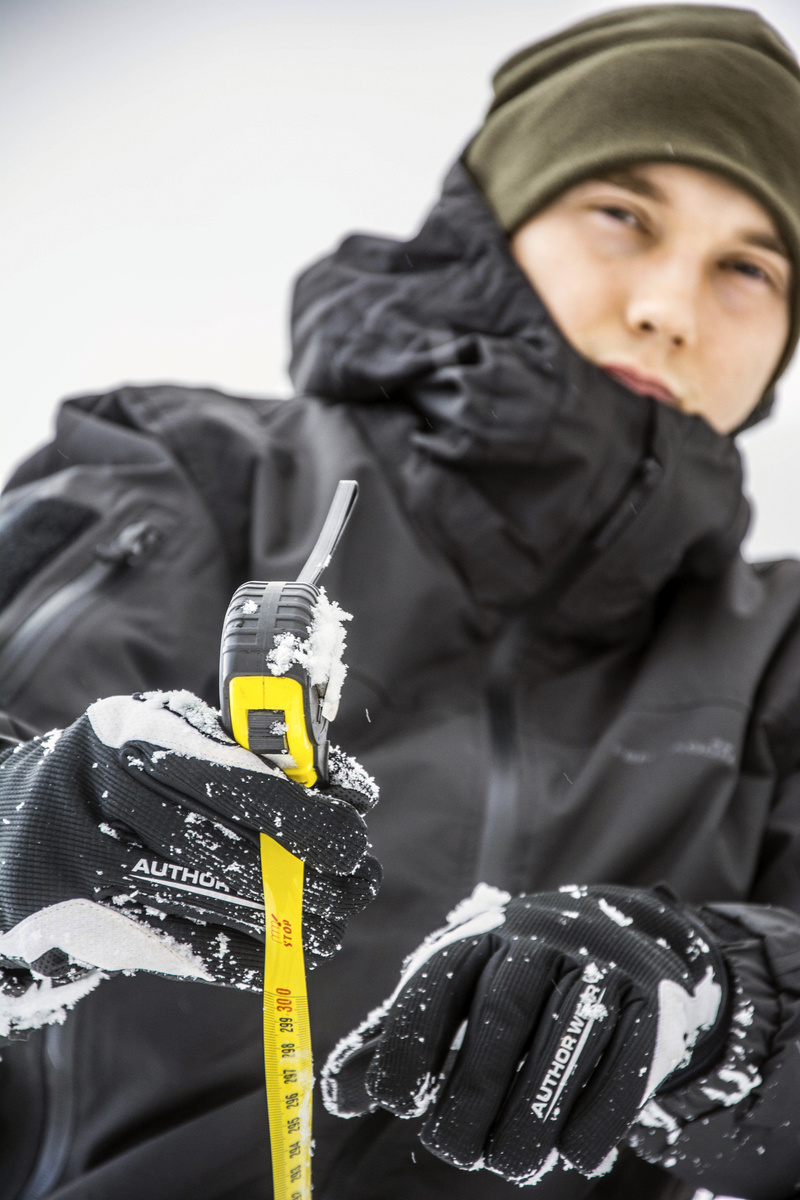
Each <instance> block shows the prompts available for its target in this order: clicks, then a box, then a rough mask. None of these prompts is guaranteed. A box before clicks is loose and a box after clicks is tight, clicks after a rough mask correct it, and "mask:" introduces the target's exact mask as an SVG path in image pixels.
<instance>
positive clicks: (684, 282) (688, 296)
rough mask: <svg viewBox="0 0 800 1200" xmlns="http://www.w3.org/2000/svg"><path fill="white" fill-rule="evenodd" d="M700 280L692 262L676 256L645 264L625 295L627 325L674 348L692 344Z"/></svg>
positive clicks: (642, 334)
mask: <svg viewBox="0 0 800 1200" xmlns="http://www.w3.org/2000/svg"><path fill="white" fill-rule="evenodd" d="M701 283H702V281H701V279H700V276H699V272H698V271H697V270H696V268H695V267H694V266H693V264H691V263H688V262H685V261H682V260H680V259H678V258H672V259H668V260H665V261H662V262H656V263H652V264H649V266H648V269H647V270H646V271H643V272H640V273H639V274H638V276H637V278H636V280H635V283H634V285H633V286H632V288H631V291H630V293H629V295H628V302H627V312H626V318H627V322H628V326H629V328H630V329H631V330H632V331H633V332H634V333H637V334H639V335H640V336H645V337H647V338H650V339H658V340H659V341H663V342H665V343H667V344H668V345H669V346H670V347H672V348H675V349H677V348H679V347H681V346H691V345H693V344H694V341H695V339H696V336H697V319H698V306H699V303H700V292H701Z"/></svg>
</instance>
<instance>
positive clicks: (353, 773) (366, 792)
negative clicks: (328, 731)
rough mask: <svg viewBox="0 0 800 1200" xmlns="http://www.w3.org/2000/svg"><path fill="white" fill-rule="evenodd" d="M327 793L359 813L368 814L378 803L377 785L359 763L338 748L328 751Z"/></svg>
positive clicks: (331, 747)
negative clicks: (335, 796)
mask: <svg viewBox="0 0 800 1200" xmlns="http://www.w3.org/2000/svg"><path fill="white" fill-rule="evenodd" d="M328 770H329V774H330V784H329V785H328V791H330V792H333V794H334V795H338V796H339V797H340V798H341V799H343V800H348V801H349V802H350V803H351V804H352V805H353V807H354V808H356V809H357V810H358V811H359V812H361V813H363V812H368V811H369V810H370V809H371V808H374V806H375V805H376V804H377V802H378V795H379V792H378V785H377V783H376V782H375V780H374V779H373V778H372V776H371V775H370V774H369V773H368V772H367V771H365V770H364V768H363V767H362V765H361V763H360V762H358V761H357V760H356V759H355V758H351V757H350V755H349V754H345V752H344V750H342V749H340V747H339V746H330V747H329V749H328Z"/></svg>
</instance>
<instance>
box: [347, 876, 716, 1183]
mask: <svg viewBox="0 0 800 1200" xmlns="http://www.w3.org/2000/svg"><path fill="white" fill-rule="evenodd" d="M726 995H727V979H726V973H725V967H724V963H723V960H722V957H721V954H720V952H719V950H718V949H717V947H716V945H715V942H714V939H713V938H712V936H711V934H710V933H709V932H708V930H707V929H706V928H705V926H704V925H703V923H702V922H701V920H700V919H699V918H698V917H697V916H696V915H695V914H694V913H693V912H691V911H690V910H688V909H685V908H683V907H681V906H679V905H678V904H677V903H674V902H672V901H671V900H669V899H667V898H665V897H662V896H660V895H658V894H655V893H653V892H647V891H640V890H638V889H634V888H626V887H611V886H609V887H599V886H593V887H570V888H564V889H562V890H561V891H560V892H553V893H544V894H541V895H530V896H524V895H523V896H519V897H517V898H515V899H512V898H511V897H510V896H509V895H508V893H506V892H499V891H497V889H494V888H488V887H486V885H480V886H479V887H478V888H477V889H476V891H475V893H474V894H473V896H472V899H471V900H467V901H464V903H462V904H460V905H459V906H458V907H457V908H456V909H455V910H454V911H453V912H452V913H451V914H450V917H449V918H448V924H447V926H445V927H444V928H443V929H440V930H438V931H437V932H436V933H434V934H432V935H431V936H430V937H429V938H427V939H426V941H425V942H423V944H422V945H421V946H420V947H419V949H418V950H416V951H415V952H414V954H412V955H411V957H410V958H409V959H408V960H407V961H406V963H405V966H404V969H403V974H402V977H401V980H400V983H399V984H398V987H397V988H396V990H395V992H394V994H393V995H392V996H391V997H390V998H389V1000H387V1001H386V1003H385V1004H383V1005H382V1006H381V1007H380V1008H378V1009H376V1010H375V1012H373V1013H372V1014H370V1016H369V1017H368V1018H367V1019H366V1021H364V1023H363V1024H362V1025H361V1026H360V1027H359V1028H358V1029H357V1030H355V1031H354V1033H352V1034H350V1036H349V1037H348V1038H345V1039H344V1040H343V1041H342V1042H340V1044H339V1046H337V1048H336V1049H335V1050H334V1051H333V1053H332V1054H331V1056H330V1058H329V1059H328V1062H327V1064H326V1066H325V1069H324V1072H323V1097H324V1100H325V1104H326V1106H327V1108H328V1109H329V1111H330V1112H332V1113H336V1114H338V1115H340V1116H354V1115H357V1114H358V1113H361V1112H365V1111H368V1110H370V1109H375V1108H377V1107H382V1108H386V1109H388V1110H389V1111H390V1112H393V1113H395V1114H396V1115H397V1116H400V1117H412V1116H420V1115H422V1114H427V1117H426V1120H425V1122H424V1124H423V1126H422V1129H421V1133H420V1137H421V1140H422V1142H423V1144H424V1145H425V1146H427V1148H428V1149H429V1150H430V1151H432V1153H434V1154H436V1155H438V1156H439V1157H440V1158H443V1159H445V1160H446V1161H447V1162H450V1163H453V1164H454V1165H455V1166H458V1167H465V1168H468V1169H474V1168H476V1167H479V1166H486V1167H488V1168H489V1169H490V1170H492V1171H495V1172H496V1173H497V1174H498V1175H502V1176H503V1178H505V1179H507V1180H510V1181H513V1182H516V1183H533V1182H536V1180H537V1178H540V1177H541V1175H542V1174H543V1173H544V1172H545V1171H546V1170H549V1169H550V1168H551V1167H552V1166H554V1165H555V1164H556V1162H557V1161H558V1157H559V1153H560V1154H561V1156H562V1157H563V1158H564V1159H566V1160H567V1162H568V1163H569V1164H570V1165H572V1166H573V1167H575V1168H577V1170H578V1171H580V1172H581V1173H582V1174H584V1175H590V1176H592V1175H596V1174H602V1173H604V1172H605V1171H607V1170H609V1169H610V1167H611V1165H612V1163H613V1161H614V1158H615V1157H616V1152H615V1148H616V1146H617V1144H618V1143H619V1142H620V1141H621V1140H622V1138H623V1137H624V1135H625V1133H626V1131H627V1130H628V1128H629V1127H630V1125H631V1124H632V1122H633V1121H634V1120H635V1118H636V1114H637V1112H638V1111H639V1109H640V1108H641V1107H642V1105H643V1104H645V1102H646V1101H647V1100H648V1099H649V1097H651V1096H652V1095H653V1094H654V1093H655V1092H656V1090H657V1089H658V1088H659V1087H661V1086H667V1083H670V1084H672V1083H675V1082H677V1081H680V1080H682V1079H684V1078H686V1077H687V1076H688V1075H689V1074H690V1073H696V1072H698V1071H700V1070H702V1068H703V1067H704V1066H705V1065H706V1064H707V1063H708V1062H709V1061H710V1060H711V1059H713V1057H714V1056H715V1055H716V1054H717V1053H718V1052H719V1050H720V1048H721V1044H722V1041H723V1040H724V1037H725V1033H726V1029H727V1024H728V1021H727V1016H726V1015H725V1014H726V1003H725V1001H726Z"/></svg>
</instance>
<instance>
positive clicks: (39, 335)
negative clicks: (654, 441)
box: [0, 0, 800, 555]
mask: <svg viewBox="0 0 800 1200" xmlns="http://www.w3.org/2000/svg"><path fill="white" fill-rule="evenodd" d="M603 7H607V6H606V5H599V4H596V3H591V2H588V3H587V2H582V0H558V3H554V2H552V0H480V2H476V0H402V2H401V0H395V2H394V3H386V2H384V0H327V3H326V2H325V0H0V164H1V165H2V186H1V187H0V331H1V332H0V418H1V420H2V426H1V432H2V438H1V439H0V476H2V477H5V476H6V475H7V474H8V471H9V470H10V469H11V466H12V465H13V463H14V462H15V461H17V460H18V459H20V458H21V457H23V456H24V455H25V454H26V453H28V451H29V450H30V449H31V448H33V447H34V446H36V445H38V444H40V443H41V442H43V441H45V440H47V438H48V436H49V431H50V426H51V421H52V416H53V412H54V409H55V406H56V403H57V401H58V400H59V398H60V397H62V396H64V395H66V394H70V393H73V394H74V393H76V392H82V391H93V390H96V389H104V388H108V387H111V386H113V385H115V384H117V383H120V382H123V381H145V380H176V381H182V382H194V383H207V384H215V385H218V386H221V387H223V388H227V389H230V390H236V391H244V392H250V393H260V394H263V393H271V394H286V393H287V392H288V390H289V385H288V381H287V379H286V375H285V369H284V367H285V362H286V358H287V348H288V341H287V311H288V308H287V301H288V293H289V285H290V281H291V279H292V276H293V275H294V274H295V273H296V272H297V270H298V269H299V268H300V267H302V266H303V265H304V264H305V263H307V262H308V261H309V260H310V259H312V258H314V257H316V256H318V255H320V254H322V253H324V252H325V251H326V250H328V249H329V248H330V247H331V246H332V245H333V244H334V243H335V242H336V241H337V240H338V239H339V238H340V237H341V236H342V234H343V233H345V232H347V231H349V230H351V229H366V230H378V231H381V232H387V233H393V234H399V235H402V236H407V235H408V234H410V233H412V232H413V230H414V229H415V228H416V226H417V225H418V223H419V221H420V219H421V217H422V216H423V215H424V213H425V211H426V209H427V207H428V206H429V205H430V203H431V202H432V201H433V199H434V198H435V196H436V194H437V191H438V188H439V184H440V181H441V178H442V176H443V174H444V171H445V169H446V168H447V166H448V165H449V163H450V162H451V161H452V160H453V159H454V158H455V156H456V155H457V154H458V153H459V151H460V150H461V148H462V146H463V144H464V143H465V142H466V140H467V138H468V137H469V135H470V133H471V132H472V131H473V129H474V128H475V126H476V125H477V124H478V122H479V121H480V119H481V115H482V113H483V110H484V108H485V105H486V102H487V99H488V96H489V78H490V75H491V71H492V69H493V68H494V67H495V66H496V65H497V64H498V63H499V62H500V61H501V60H502V59H503V58H504V57H505V56H506V55H507V54H509V53H510V52H511V51H512V50H514V49H516V48H518V47H519V46H521V45H523V44H525V43H526V42H530V41H533V40H535V39H537V38H538V37H540V36H542V35H543V34H545V33H547V32H549V31H552V30H554V29H556V28H558V27H559V26H561V25H563V24H564V23H566V22H568V21H570V20H572V19H574V18H576V17H579V16H585V15H588V14H590V13H594V12H598V11H601V9H602V8H603ZM760 9H761V11H762V13H763V14H764V15H765V16H766V17H767V18H768V19H770V20H772V21H773V22H774V23H775V24H776V25H777V26H778V27H779V28H780V29H781V30H782V32H783V33H784V35H785V36H786V37H787V39H788V40H789V41H790V42H791V43H792V44H793V45H794V46H796V47H800V5H798V4H797V3H796V0H763V2H762V3H761V5H760ZM741 445H742V448H743V450H744V452H745V455H746V459H747V466H748V475H749V490H750V492H751V494H752V495H753V496H754V497H755V499H756V502H757V510H758V512H757V519H756V523H755V526H754V531H753V533H752V534H751V538H750V546H749V548H750V551H751V553H754V554H758V555H762V554H782V553H797V554H800V372H798V371H795V372H794V373H793V374H792V375H791V376H790V377H788V378H787V380H786V382H785V383H784V385H783V387H782V389H781V399H780V404H779V412H778V417H777V419H776V420H774V421H772V422H770V423H768V424H767V425H766V426H763V427H761V428H760V429H759V430H757V431H754V432H753V433H750V434H747V435H746V436H745V437H744V438H742V439H741Z"/></svg>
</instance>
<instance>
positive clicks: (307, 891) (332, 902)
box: [303, 854, 383, 920]
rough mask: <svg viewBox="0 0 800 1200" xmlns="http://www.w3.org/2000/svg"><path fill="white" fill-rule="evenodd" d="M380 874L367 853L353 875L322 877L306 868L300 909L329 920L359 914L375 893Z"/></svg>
mask: <svg viewBox="0 0 800 1200" xmlns="http://www.w3.org/2000/svg"><path fill="white" fill-rule="evenodd" d="M382 875H383V872H382V870H381V865H380V863H379V862H378V860H377V858H373V857H372V855H371V854H366V855H365V856H364V858H363V859H362V860H361V862H360V863H359V864H358V866H357V867H356V869H355V871H353V873H352V875H323V874H321V873H320V872H319V871H316V870H315V869H314V868H313V867H309V866H307V867H306V869H305V872H304V874H303V910H304V911H306V912H313V913H318V914H319V915H321V916H325V917H328V918H329V919H331V920H341V919H343V918H345V917H350V916H352V915H353V913H357V912H361V911H362V910H363V909H365V908H366V907H367V905H368V904H369V903H370V901H371V900H373V899H374V898H375V896H377V894H378V889H379V888H380V885H381V878H382Z"/></svg>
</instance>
